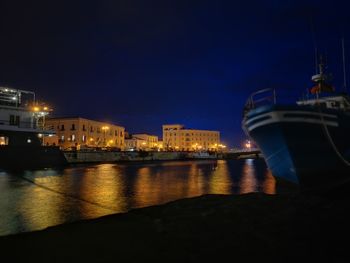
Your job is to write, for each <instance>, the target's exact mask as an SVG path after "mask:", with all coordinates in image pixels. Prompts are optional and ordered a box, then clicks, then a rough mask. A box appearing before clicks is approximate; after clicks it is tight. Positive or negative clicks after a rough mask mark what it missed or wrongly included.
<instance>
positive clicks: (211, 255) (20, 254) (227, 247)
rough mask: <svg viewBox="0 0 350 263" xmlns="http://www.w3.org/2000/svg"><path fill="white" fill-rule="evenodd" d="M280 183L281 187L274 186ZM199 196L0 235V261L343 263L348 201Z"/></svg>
mask: <svg viewBox="0 0 350 263" xmlns="http://www.w3.org/2000/svg"><path fill="white" fill-rule="evenodd" d="M280 186H281V185H280ZM281 189H284V192H283V191H280V194H276V195H267V194H263V193H249V194H244V195H239V196H234V195H204V196H201V197H195V198H189V199H183V200H179V201H174V202H170V203H168V204H165V205H160V206H152V207H148V208H141V209H135V210H132V211H130V212H128V213H126V214H116V215H109V216H105V217H102V218H98V219H93V220H86V221H80V222H76V223H70V224H66V225H60V226H55V227H51V228H49V229H46V230H43V231H38V232H32V233H24V234H19V235H13V236H4V237H0V246H1V248H2V250H1V251H2V255H1V258H2V259H4V262H10V261H11V262H27V261H28V262H223V261H224V260H225V259H226V260H227V261H237V260H240V261H244V262H267V261H269V262H295V261H296V260H298V261H304V260H308V261H311V262H349V255H348V252H347V251H348V239H349V233H350V227H349V224H348V222H349V219H350V218H349V216H348V215H347V211H346V210H348V209H349V208H350V207H349V202H348V200H346V198H344V197H343V198H342V199H337V200H334V199H333V200H331V199H326V198H324V197H319V196H311V195H301V194H299V193H298V192H297V191H296V189H294V188H292V187H290V188H289V186H287V187H286V186H285V185H282V186H281Z"/></svg>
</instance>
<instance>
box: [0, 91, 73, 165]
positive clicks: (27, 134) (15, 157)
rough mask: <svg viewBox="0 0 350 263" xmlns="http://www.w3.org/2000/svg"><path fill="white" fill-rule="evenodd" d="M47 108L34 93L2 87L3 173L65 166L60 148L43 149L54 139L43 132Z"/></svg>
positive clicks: (0, 141) (0, 137)
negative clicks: (40, 103) (48, 141)
mask: <svg viewBox="0 0 350 263" xmlns="http://www.w3.org/2000/svg"><path fill="white" fill-rule="evenodd" d="M48 112H49V109H48V107H40V105H38V104H37V102H36V101H35V93H33V92H30V91H25V90H17V89H11V88H7V87H0V169H27V168H30V169H31V168H45V167H56V166H61V165H64V164H66V160H65V158H64V155H63V154H62V152H61V151H60V149H59V147H58V146H45V145H43V144H44V143H43V142H44V140H45V138H46V137H51V136H53V135H54V132H53V131H50V130H46V129H45V128H44V122H45V116H46V115H47V114H48Z"/></svg>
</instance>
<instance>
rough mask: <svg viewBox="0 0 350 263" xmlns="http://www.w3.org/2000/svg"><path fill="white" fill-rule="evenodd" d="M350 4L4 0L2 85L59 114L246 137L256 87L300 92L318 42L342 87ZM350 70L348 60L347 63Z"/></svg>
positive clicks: (0, 11) (134, 127) (231, 140)
mask: <svg viewBox="0 0 350 263" xmlns="http://www.w3.org/2000/svg"><path fill="white" fill-rule="evenodd" d="M349 10H350V4H347V1H233V0H232V1H218V0H215V1H214V0H212V1H205V0H201V1H194V0H186V1H179V0H177V1H166V0H160V1H148V0H147V1H146V0H143V1H133V0H125V1H118V0H110V1H103V0H100V1H73V0H71V1H22V2H20V1H13V0H11V1H7V0H5V1H4V0H1V1H0V21H1V22H0V23H1V24H0V86H8V87H12V88H15V89H24V90H32V91H35V92H36V94H37V96H38V98H39V99H41V100H43V101H46V102H48V103H49V104H50V105H51V106H52V107H53V108H54V115H55V116H81V117H85V118H90V119H96V120H101V121H110V122H114V123H116V124H120V125H122V126H124V127H126V129H127V130H128V131H129V132H131V133H141V132H147V133H151V134H157V135H161V125H162V124H167V123H168V124H169V123H182V124H184V125H186V126H187V127H190V128H199V129H213V130H219V131H221V137H222V140H223V141H224V142H225V143H226V144H228V145H229V146H230V147H234V146H237V145H239V144H240V143H241V141H242V140H243V139H244V138H245V136H244V133H243V132H242V129H241V118H242V108H243V105H244V103H245V101H246V99H247V97H248V96H249V94H250V93H251V92H253V91H255V90H257V89H262V88H267V87H272V88H277V93H278V94H279V95H280V96H281V97H283V98H286V99H287V100H288V99H293V100H294V99H298V98H299V97H300V95H301V93H303V92H304V91H305V90H306V89H307V88H310V87H312V83H311V81H310V77H311V75H312V74H313V73H314V72H315V66H314V64H315V62H314V61H315V56H314V50H315V47H317V49H318V50H319V51H321V52H323V53H324V54H326V56H327V61H328V69H329V71H330V72H332V73H333V76H334V82H333V84H334V86H335V87H336V89H337V90H338V91H340V90H341V89H342V86H343V84H342V83H343V82H342V81H343V74H342V50H341V38H342V37H344V38H345V46H346V52H347V53H346V54H349V56H347V59H348V60H347V65H349V64H350V63H349V61H350V27H349V25H350V13H349ZM347 68H348V69H350V67H349V66H347Z"/></svg>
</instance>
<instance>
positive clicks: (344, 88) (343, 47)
mask: <svg viewBox="0 0 350 263" xmlns="http://www.w3.org/2000/svg"><path fill="white" fill-rule="evenodd" d="M341 43H342V50H343V74H344V87H343V91H344V92H346V91H347V90H346V89H347V88H346V68H345V45H344V37H343V38H342V41H341Z"/></svg>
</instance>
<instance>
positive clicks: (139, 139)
mask: <svg viewBox="0 0 350 263" xmlns="http://www.w3.org/2000/svg"><path fill="white" fill-rule="evenodd" d="M125 149H126V150H135V151H138V150H143V151H154V150H158V149H159V146H158V136H155V135H149V134H146V133H139V134H133V135H131V138H128V139H125Z"/></svg>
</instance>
